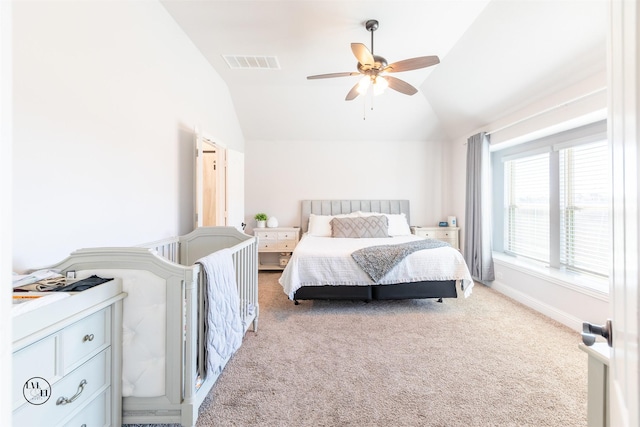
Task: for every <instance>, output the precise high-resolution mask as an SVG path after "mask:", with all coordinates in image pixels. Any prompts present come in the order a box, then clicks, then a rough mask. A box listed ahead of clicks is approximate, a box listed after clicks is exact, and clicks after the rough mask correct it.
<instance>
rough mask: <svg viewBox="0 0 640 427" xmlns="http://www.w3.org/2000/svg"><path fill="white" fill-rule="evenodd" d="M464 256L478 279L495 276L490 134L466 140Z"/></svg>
mask: <svg viewBox="0 0 640 427" xmlns="http://www.w3.org/2000/svg"><path fill="white" fill-rule="evenodd" d="M465 222H466V227H465V233H464V237H465V238H464V242H465V243H464V259H465V261H466V262H467V266H468V267H469V271H470V272H471V276H472V277H473V278H474V279H475V280H478V281H480V282H490V281H492V280H494V279H495V276H494V272H493V256H492V255H491V251H492V249H493V248H492V246H491V157H490V153H489V135H487V134H486V133H484V132H482V133H479V134H477V135H473V136H472V137H471V138H469V139H468V140H467V198H466V208H465Z"/></svg>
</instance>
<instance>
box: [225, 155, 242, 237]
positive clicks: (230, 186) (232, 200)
mask: <svg viewBox="0 0 640 427" xmlns="http://www.w3.org/2000/svg"><path fill="white" fill-rule="evenodd" d="M243 224H244V154H243V153H241V152H239V151H235V150H231V149H229V150H227V225H230V226H233V227H236V228H237V229H238V230H240V231H242V230H243V228H244V227H243Z"/></svg>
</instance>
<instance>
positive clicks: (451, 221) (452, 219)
mask: <svg viewBox="0 0 640 427" xmlns="http://www.w3.org/2000/svg"><path fill="white" fill-rule="evenodd" d="M447 222H448V223H449V227H457V226H458V221H457V219H456V217H455V216H450V217H448V218H447Z"/></svg>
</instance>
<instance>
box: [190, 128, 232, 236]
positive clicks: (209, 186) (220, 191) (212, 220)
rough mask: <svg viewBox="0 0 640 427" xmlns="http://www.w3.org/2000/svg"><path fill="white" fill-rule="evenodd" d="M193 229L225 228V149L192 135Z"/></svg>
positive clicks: (207, 139) (206, 139)
mask: <svg viewBox="0 0 640 427" xmlns="http://www.w3.org/2000/svg"><path fill="white" fill-rule="evenodd" d="M195 145H196V147H195V148H196V149H195V159H194V163H195V184H194V193H195V194H194V205H195V206H194V211H195V221H194V222H195V226H196V227H207V226H216V225H226V212H227V206H226V191H227V186H226V149H225V148H224V147H222V146H220V145H218V144H216V143H215V142H213V140H211V139H209V138H207V137H203V136H202V135H201V134H200V133H199V132H198V131H196V133H195Z"/></svg>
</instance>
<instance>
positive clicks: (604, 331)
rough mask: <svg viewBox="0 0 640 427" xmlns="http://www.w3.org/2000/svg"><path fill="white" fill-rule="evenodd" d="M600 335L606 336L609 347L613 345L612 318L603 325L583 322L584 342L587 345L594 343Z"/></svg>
mask: <svg viewBox="0 0 640 427" xmlns="http://www.w3.org/2000/svg"><path fill="white" fill-rule="evenodd" d="M598 335H599V336H601V337H603V338H606V339H607V344H609V347H613V329H612V327H611V319H608V320H607V323H605V324H604V325H602V326H599V325H593V324H591V323H589V322H583V323H582V342H583V343H584V344H585V345H588V346H591V345H593V344H594V343H595V342H596V336H598Z"/></svg>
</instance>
